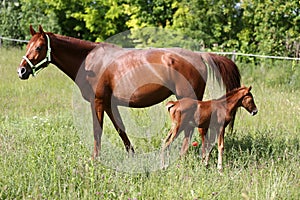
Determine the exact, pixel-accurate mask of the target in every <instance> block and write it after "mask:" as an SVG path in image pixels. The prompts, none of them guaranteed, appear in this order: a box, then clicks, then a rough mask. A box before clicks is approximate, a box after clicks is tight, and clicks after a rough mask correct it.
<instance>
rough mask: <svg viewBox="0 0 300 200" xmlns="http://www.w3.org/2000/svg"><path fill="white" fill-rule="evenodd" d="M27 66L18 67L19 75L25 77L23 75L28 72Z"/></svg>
mask: <svg viewBox="0 0 300 200" xmlns="http://www.w3.org/2000/svg"><path fill="white" fill-rule="evenodd" d="M26 71H27V70H26V68H25V67H20V68H19V69H18V74H19V77H20V78H21V77H23V75H24V74H25V73H26Z"/></svg>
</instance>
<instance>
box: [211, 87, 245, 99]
mask: <svg viewBox="0 0 300 200" xmlns="http://www.w3.org/2000/svg"><path fill="white" fill-rule="evenodd" d="M244 89H248V88H247V87H245V86H243V87H240V88H236V89H233V90H231V91H229V92H227V93H226V94H224V95H223V96H221V97H220V98H218V99H216V100H217V101H220V100H226V99H227V98H228V97H231V96H232V95H234V94H236V93H238V92H239V91H241V90H244Z"/></svg>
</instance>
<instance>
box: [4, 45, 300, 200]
mask: <svg viewBox="0 0 300 200" xmlns="http://www.w3.org/2000/svg"><path fill="white" fill-rule="evenodd" d="M23 54H24V51H21V50H18V49H0V104H1V115H0V199H126V200H127V199H131V200H133V199H137V200H140V199H145V200H149V199H300V190H299V188H300V146H299V142H300V134H299V133H300V115H299V112H300V101H299V96H300V90H299V89H300V87H299V85H300V78H299V75H300V64H299V63H298V64H297V63H295V62H292V61H287V62H277V61H276V62H275V61H264V62H263V64H260V65H257V66H254V65H242V64H239V67H240V69H241V74H242V76H243V83H244V84H245V85H247V86H248V85H250V84H251V85H252V86H253V89H252V93H253V95H254V98H255V100H256V104H257V106H258V109H259V112H258V114H257V115H256V116H255V117H252V116H250V115H248V113H246V112H245V111H244V110H241V111H240V112H238V115H237V118H236V123H235V131H234V133H233V134H227V135H225V153H224V161H223V165H224V173H223V175H222V176H221V175H220V174H219V172H218V171H217V169H216V160H217V151H216V148H214V150H213V152H212V157H211V160H210V167H209V168H208V169H206V168H205V167H204V166H203V165H202V163H201V161H200V160H199V158H198V151H199V147H196V148H195V147H192V146H191V147H190V151H189V154H188V155H187V157H186V158H185V159H181V160H175V161H174V162H173V163H172V164H171V165H170V166H169V168H167V169H166V170H163V171H161V170H156V171H147V170H145V171H144V173H128V172H124V171H120V170H115V169H113V168H111V167H108V166H107V165H106V164H103V162H101V161H95V162H92V161H91V160H90V156H91V148H90V147H88V146H87V145H86V143H85V142H83V139H82V133H81V132H80V130H78V128H77V125H76V120H74V107H73V101H74V97H73V93H74V84H73V83H72V81H71V80H70V79H68V78H67V77H66V76H65V75H64V74H62V73H61V72H60V71H59V70H58V69H56V67H55V66H52V65H51V66H49V68H47V69H45V70H44V71H42V72H41V73H40V74H38V76H37V77H36V78H30V79H29V80H28V81H21V80H19V78H18V77H17V73H16V68H17V66H18V65H19V63H20V60H21V57H22V55H23ZM162 109H164V106H163V105H162ZM129 112H134V113H135V115H137V118H138V119H142V118H143V116H142V115H140V114H141V113H143V112H142V111H138V110H136V111H129ZM75 116H76V115H75ZM166 121H167V120H166ZM85 123H87V124H89V122H85ZM145 123H146V120H145ZM125 125H126V124H125ZM153 128H154V129H155V127H153ZM168 129H169V126H168V121H167V122H166V127H163V128H160V129H158V130H163V133H161V134H156V135H155V137H146V139H145V138H141V137H134V134H135V133H130V139H131V140H132V142H133V144H134V146H135V148H136V151H137V152H141V151H144V152H148V151H152V150H153V148H157V149H159V147H160V145H161V144H160V141H161V139H163V138H164V137H165V135H166V134H167V131H168ZM88 134H90V135H92V133H88ZM136 134H141V133H136ZM84 137H85V136H84ZM103 137H107V138H108V139H109V140H108V141H115V143H116V144H115V145H116V147H119V149H122V150H123V147H122V144H121V140H120V138H119V137H118V136H117V133H116V132H115V131H114V129H113V128H112V125H111V124H110V123H108V121H106V122H105V129H104V135H103ZM193 140H198V141H199V140H200V138H199V136H198V135H197V134H195V135H194V138H193ZM178 141H179V140H178ZM90 142H92V141H90ZM149 144H150V145H149ZM147 145H148V146H147ZM105 146H107V145H106V144H105V143H104V144H103V148H104V149H105V148H106V151H109V148H107V147H105ZM151 148H152V149H151ZM124 151H125V150H124ZM124 164H125V163H124Z"/></svg>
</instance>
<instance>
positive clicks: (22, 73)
mask: <svg viewBox="0 0 300 200" xmlns="http://www.w3.org/2000/svg"><path fill="white" fill-rule="evenodd" d="M17 73H18V75H19V78H20V79H22V80H26V79H28V78H29V76H30V74H31V72H30V70H28V69H26V67H23V66H21V67H19V68H18V70H17Z"/></svg>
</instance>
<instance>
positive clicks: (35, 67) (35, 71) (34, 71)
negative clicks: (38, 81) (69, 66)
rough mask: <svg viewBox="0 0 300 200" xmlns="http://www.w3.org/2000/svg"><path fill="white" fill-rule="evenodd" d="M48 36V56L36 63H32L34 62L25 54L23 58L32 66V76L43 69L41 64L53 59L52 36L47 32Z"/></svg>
mask: <svg viewBox="0 0 300 200" xmlns="http://www.w3.org/2000/svg"><path fill="white" fill-rule="evenodd" d="M46 38H47V53H46V57H45V58H44V59H43V60H41V61H40V62H39V63H37V64H36V65H34V64H32V62H31V61H30V60H29V59H28V58H27V57H26V56H23V59H24V60H26V62H27V63H28V64H29V66H30V67H31V70H32V76H35V75H36V74H37V73H38V71H39V70H40V69H42V68H41V67H40V66H41V65H42V64H44V63H46V62H50V61H51V47H50V38H49V36H48V35H47V34H46Z"/></svg>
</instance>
